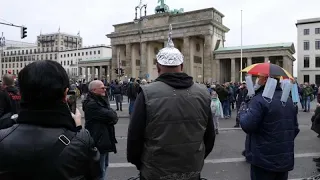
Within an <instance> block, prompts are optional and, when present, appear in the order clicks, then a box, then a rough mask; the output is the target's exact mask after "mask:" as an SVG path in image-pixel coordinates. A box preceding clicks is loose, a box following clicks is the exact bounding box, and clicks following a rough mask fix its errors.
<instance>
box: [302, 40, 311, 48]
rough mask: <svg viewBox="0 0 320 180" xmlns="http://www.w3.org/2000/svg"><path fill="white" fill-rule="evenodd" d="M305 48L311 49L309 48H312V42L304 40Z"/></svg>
mask: <svg viewBox="0 0 320 180" xmlns="http://www.w3.org/2000/svg"><path fill="white" fill-rule="evenodd" d="M303 49H304V50H309V49H310V43H309V41H304V42H303Z"/></svg>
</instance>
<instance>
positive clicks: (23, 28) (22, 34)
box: [21, 27, 27, 39]
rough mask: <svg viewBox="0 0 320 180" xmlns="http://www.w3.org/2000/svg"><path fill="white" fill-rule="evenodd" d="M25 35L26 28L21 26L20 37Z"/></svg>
mask: <svg viewBox="0 0 320 180" xmlns="http://www.w3.org/2000/svg"><path fill="white" fill-rule="evenodd" d="M25 37H27V28H26V27H21V39H23V38H25Z"/></svg>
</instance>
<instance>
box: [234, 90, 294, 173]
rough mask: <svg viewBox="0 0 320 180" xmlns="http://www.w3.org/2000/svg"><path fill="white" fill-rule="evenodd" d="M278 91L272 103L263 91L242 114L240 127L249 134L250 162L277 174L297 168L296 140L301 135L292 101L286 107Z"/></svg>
mask: <svg viewBox="0 0 320 180" xmlns="http://www.w3.org/2000/svg"><path fill="white" fill-rule="evenodd" d="M281 95H282V90H281V88H280V87H278V88H277V89H276V91H275V93H274V96H273V99H272V101H271V102H270V101H268V102H267V101H266V100H265V99H264V98H263V97H262V91H259V92H257V94H256V95H255V96H254V97H253V98H252V99H251V100H250V102H249V104H248V108H247V109H246V110H241V111H240V112H239V113H240V124H241V127H242V129H243V130H244V131H245V132H246V133H247V140H246V158H247V161H248V162H249V163H250V164H252V165H255V166H258V167H260V168H263V169H266V170H269V171H273V172H287V171H291V170H292V169H293V167H294V139H295V137H296V136H297V134H298V133H299V127H298V126H299V125H298V121H297V113H298V112H297V109H296V108H295V106H294V104H293V102H292V99H291V98H288V101H287V103H286V104H285V105H283V104H282V103H281V101H280V99H281Z"/></svg>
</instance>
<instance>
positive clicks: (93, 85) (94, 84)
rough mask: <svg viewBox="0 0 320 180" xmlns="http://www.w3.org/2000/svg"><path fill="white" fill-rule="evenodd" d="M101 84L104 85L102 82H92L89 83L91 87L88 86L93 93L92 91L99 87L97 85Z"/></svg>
mask: <svg viewBox="0 0 320 180" xmlns="http://www.w3.org/2000/svg"><path fill="white" fill-rule="evenodd" d="M99 83H102V84H103V82H102V81H100V80H94V81H91V82H90V83H89V86H88V89H89V91H92V90H93V89H94V88H95V87H96V86H97V84H99Z"/></svg>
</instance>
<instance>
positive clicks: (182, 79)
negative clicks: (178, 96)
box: [156, 73, 194, 89]
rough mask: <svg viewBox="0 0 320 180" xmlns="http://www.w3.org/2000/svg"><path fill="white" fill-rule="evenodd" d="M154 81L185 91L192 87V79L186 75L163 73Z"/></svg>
mask: <svg viewBox="0 0 320 180" xmlns="http://www.w3.org/2000/svg"><path fill="white" fill-rule="evenodd" d="M156 81H161V82H163V83H166V84H167V85H169V86H171V87H173V88H176V89H185V88H189V87H191V86H192V85H193V83H194V82H193V78H192V77H191V76H188V74H186V73H164V74H161V75H160V76H159V77H158V78H157V79H156Z"/></svg>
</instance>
